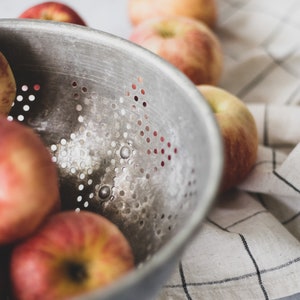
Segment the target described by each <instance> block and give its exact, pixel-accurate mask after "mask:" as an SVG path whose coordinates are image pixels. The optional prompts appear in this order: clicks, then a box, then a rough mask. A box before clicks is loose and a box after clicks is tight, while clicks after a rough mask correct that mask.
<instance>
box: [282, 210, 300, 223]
mask: <svg viewBox="0 0 300 300" xmlns="http://www.w3.org/2000/svg"><path fill="white" fill-rule="evenodd" d="M298 217H300V212H298V213H296V214H295V215H293V216H292V217H290V218H289V219H287V220H285V221H282V222H281V224H282V225H287V224H289V223H291V222H293V221H294V220H296V219H297V218H298Z"/></svg>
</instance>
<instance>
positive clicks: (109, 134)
mask: <svg viewBox="0 0 300 300" xmlns="http://www.w3.org/2000/svg"><path fill="white" fill-rule="evenodd" d="M0 41H1V42H0V51H2V52H3V53H4V55H5V56H6V58H7V59H8V61H9V63H10V65H11V67H12V69H13V71H14V74H15V77H16V82H17V86H18V91H17V97H16V101H15V103H14V106H13V108H12V110H11V114H10V116H9V118H11V119H15V120H18V121H20V122H23V123H25V124H27V125H29V126H31V127H32V128H34V129H35V130H36V131H37V132H38V133H39V134H40V136H41V137H42V139H43V140H44V142H45V144H46V145H47V146H48V148H49V151H50V152H51V154H52V157H53V161H54V162H55V163H56V164H57V167H58V170H59V175H60V190H61V199H62V203H63V208H64V209H75V210H92V211H95V212H97V213H99V214H102V215H104V216H106V217H108V218H109V219H110V220H111V221H113V222H114V223H115V224H117V226H118V227H119V228H120V229H121V231H122V232H123V233H124V234H125V236H126V237H127V238H128V240H129V242H130V244H131V246H132V248H133V251H134V255H135V259H136V264H137V268H136V270H134V271H133V272H131V273H130V274H128V275H127V276H125V277H123V278H122V279H120V280H119V281H117V282H116V283H115V284H113V285H112V286H111V287H109V288H107V289H104V290H101V291H94V292H92V293H90V294H88V295H84V297H83V298H82V299H110V300H112V299H122V300H126V299H128V300H129V299H130V300H132V299H153V297H154V296H155V294H156V293H157V291H158V289H159V288H160V287H161V285H162V284H163V283H164V282H165V281H166V279H167V278H168V276H169V275H170V272H171V271H172V268H173V267H174V266H175V265H176V263H177V262H178V259H179V257H180V255H181V254H182V252H183V250H184V248H185V247H186V246H187V243H188V242H189V241H190V240H191V238H192V237H193V235H194V233H195V232H196V230H197V229H198V228H199V225H200V224H201V221H202V220H203V218H204V216H205V214H206V212H207V210H208V209H209V207H210V205H211V203H212V202H213V199H214V197H215V194H216V191H217V189H218V184H219V179H220V173H221V168H222V155H221V142H220V136H219V132H218V129H217V126H216V123H215V120H214V117H213V114H212V111H211V110H210V108H209V107H208V105H207V104H206V102H205V101H204V100H203V98H202V97H201V95H200V93H199V92H198V90H197V89H196V88H195V86H194V85H193V84H192V83H191V82H190V81H189V80H188V79H187V78H186V77H185V76H184V75H183V74H181V73H180V72H179V71H178V70H177V69H175V68H174V67H172V66H171V65H169V64H168V63H166V62H165V61H163V60H162V59H160V58H159V57H157V56H155V55H154V54H152V53H150V52H148V51H146V50H145V49H143V48H141V47H138V46H136V45H134V44H132V43H130V42H128V41H126V40H123V39H120V38H118V37H115V36H112V35H110V34H106V33H103V32H99V31H97V30H93V29H90V28H86V27H80V26H76V25H70V24H62V23H54V22H49V21H33V20H14V19H12V20H9V19H7V20H1V21H0ZM199 251H201V249H199ZM203 271H205V270H203Z"/></svg>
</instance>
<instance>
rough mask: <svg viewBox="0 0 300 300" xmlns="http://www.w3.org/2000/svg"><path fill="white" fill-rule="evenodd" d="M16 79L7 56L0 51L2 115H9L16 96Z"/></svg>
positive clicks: (0, 110) (0, 111) (0, 103)
mask: <svg viewBox="0 0 300 300" xmlns="http://www.w3.org/2000/svg"><path fill="white" fill-rule="evenodd" d="M16 90H17V88H16V81H15V77H14V74H13V71H12V69H11V67H10V64H9V63H8V61H7V59H6V57H5V56H4V54H3V53H2V52H0V115H8V113H9V111H10V109H11V106H12V104H13V102H14V100H15V98H16Z"/></svg>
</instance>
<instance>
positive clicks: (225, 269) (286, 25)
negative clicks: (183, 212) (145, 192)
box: [158, 0, 300, 300]
mask: <svg viewBox="0 0 300 300" xmlns="http://www.w3.org/2000/svg"><path fill="white" fill-rule="evenodd" d="M217 3H218V8H219V21H218V26H217V28H216V29H215V31H216V34H217V35H218V37H219V38H220V41H221V45H222V48H223V52H224V59H225V66H224V72H223V77H222V80H221V82H220V84H219V85H220V87H222V88H224V89H226V90H228V91H229V92H231V93H233V94H234V95H236V96H237V97H239V98H240V99H241V100H242V101H244V102H245V103H246V105H247V106H248V108H249V109H250V111H251V112H252V114H253V116H254V118H255V121H256V124H257V128H258V131H259V143H260V145H259V149H258V158H257V162H256V164H255V166H254V168H253V170H252V171H251V173H250V174H249V176H248V177H247V178H246V180H245V181H244V182H242V184H240V185H239V186H238V187H237V188H236V189H234V190H232V191H230V192H228V193H226V194H224V195H222V196H220V198H219V199H217V203H216V205H215V207H214V208H213V209H212V211H211V212H210V214H209V215H208V216H207V218H206V220H205V222H204V225H203V228H202V229H201V230H200V232H199V234H198V235H197V237H196V239H195V240H194V241H193V242H192V244H191V245H190V246H189V247H188V248H187V250H186V251H185V254H184V256H183V257H182V260H181V261H180V264H179V265H178V267H177V269H176V270H175V272H174V274H173V275H172V277H171V278H170V280H169V281H168V282H167V284H166V285H165V286H164V288H163V290H162V291H161V293H160V295H159V297H158V299H159V300H171V299H172V300H183V299H188V300H191V299H193V300H198V299H205V300H208V299H226V300H227V299H230V300H235V299H246V300H251V299H253V300H254V299H255V300H258V299H279V298H281V297H287V296H289V295H294V298H293V299H300V106H299V104H300V80H299V78H300V45H299V43H300V1H299V0H285V1H282V0H273V1H267V0H250V1H247V0H219V1H218V2H217ZM298 293H299V294H298ZM295 294H298V295H295Z"/></svg>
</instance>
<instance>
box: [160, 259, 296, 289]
mask: <svg viewBox="0 0 300 300" xmlns="http://www.w3.org/2000/svg"><path fill="white" fill-rule="evenodd" d="M296 263H300V257H297V258H295V259H292V260H289V261H288V262H286V263H284V264H281V265H278V266H276V267H272V268H269V269H262V270H260V274H261V275H263V274H267V273H270V272H274V271H278V270H281V269H284V268H286V267H289V266H291V265H293V264H296ZM254 276H257V273H256V272H251V273H247V274H244V275H241V276H236V277H229V278H225V279H221V280H214V281H206V282H191V283H186V286H205V285H218V284H224V283H227V282H233V281H239V280H244V279H247V278H251V277H254ZM164 288H182V285H181V284H169V285H165V286H164Z"/></svg>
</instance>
